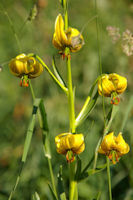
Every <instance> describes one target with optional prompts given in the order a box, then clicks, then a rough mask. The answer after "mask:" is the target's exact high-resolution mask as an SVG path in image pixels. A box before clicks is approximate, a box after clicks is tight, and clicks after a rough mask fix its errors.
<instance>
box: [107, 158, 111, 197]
mask: <svg viewBox="0 0 133 200" xmlns="http://www.w3.org/2000/svg"><path fill="white" fill-rule="evenodd" d="M106 160H107V175H108V186H109V200H112V191H111V177H110V160H109V158H108V157H107V156H106Z"/></svg>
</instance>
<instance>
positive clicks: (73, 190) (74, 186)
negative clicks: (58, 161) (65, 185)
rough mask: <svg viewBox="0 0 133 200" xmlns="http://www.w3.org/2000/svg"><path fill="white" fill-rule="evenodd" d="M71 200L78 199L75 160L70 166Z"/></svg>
mask: <svg viewBox="0 0 133 200" xmlns="http://www.w3.org/2000/svg"><path fill="white" fill-rule="evenodd" d="M69 181H70V185H69V200H78V192H77V182H76V181H75V161H74V162H72V163H70V166H69Z"/></svg>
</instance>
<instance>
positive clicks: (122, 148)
mask: <svg viewBox="0 0 133 200" xmlns="http://www.w3.org/2000/svg"><path fill="white" fill-rule="evenodd" d="M115 142H116V150H117V151H118V152H119V153H120V155H124V154H127V153H128V152H129V150H130V147H129V145H128V144H127V143H126V142H125V140H124V139H123V137H122V134H121V133H119V135H118V136H117V137H116V139H115Z"/></svg>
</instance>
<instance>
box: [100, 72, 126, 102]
mask: <svg viewBox="0 0 133 200" xmlns="http://www.w3.org/2000/svg"><path fill="white" fill-rule="evenodd" d="M126 88H127V79H126V78H125V77H123V76H120V75H118V74H116V73H112V74H105V75H103V76H102V77H101V78H100V79H99V80H98V92H99V94H100V95H101V96H102V95H103V96H105V97H112V101H111V102H112V103H114V104H118V103H119V98H118V97H116V96H117V95H118V94H121V93H123V92H124V91H125V90H126ZM115 100H116V101H115Z"/></svg>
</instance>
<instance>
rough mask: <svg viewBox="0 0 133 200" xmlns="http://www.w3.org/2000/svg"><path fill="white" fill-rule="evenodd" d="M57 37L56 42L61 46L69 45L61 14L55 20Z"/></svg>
mask: <svg viewBox="0 0 133 200" xmlns="http://www.w3.org/2000/svg"><path fill="white" fill-rule="evenodd" d="M55 36H56V41H57V43H58V44H60V46H62V45H63V46H64V45H67V36H66V33H65V30H64V21H63V18H62V15H61V14H59V15H58V16H57V18H56V20H55Z"/></svg>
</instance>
